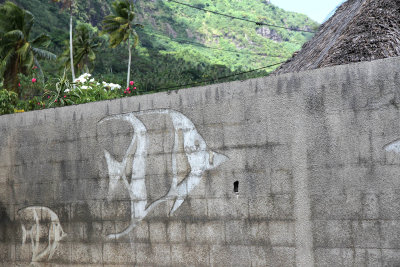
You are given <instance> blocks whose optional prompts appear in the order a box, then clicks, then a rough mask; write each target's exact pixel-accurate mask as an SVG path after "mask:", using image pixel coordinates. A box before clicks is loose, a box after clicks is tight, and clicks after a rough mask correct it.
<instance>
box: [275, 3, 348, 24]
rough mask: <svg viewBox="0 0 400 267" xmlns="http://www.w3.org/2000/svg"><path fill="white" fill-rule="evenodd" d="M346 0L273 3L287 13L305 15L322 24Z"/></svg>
mask: <svg viewBox="0 0 400 267" xmlns="http://www.w3.org/2000/svg"><path fill="white" fill-rule="evenodd" d="M343 2H345V1H344V0H271V3H272V4H274V5H276V6H279V7H281V8H283V9H285V10H287V11H294V12H298V13H303V14H306V15H307V16H309V17H310V18H312V19H313V20H315V21H317V22H319V23H322V22H323V21H324V20H325V18H326V17H327V16H328V15H329V13H330V12H331V11H332V10H334V9H335V8H336V7H337V6H338V5H339V4H341V3H343Z"/></svg>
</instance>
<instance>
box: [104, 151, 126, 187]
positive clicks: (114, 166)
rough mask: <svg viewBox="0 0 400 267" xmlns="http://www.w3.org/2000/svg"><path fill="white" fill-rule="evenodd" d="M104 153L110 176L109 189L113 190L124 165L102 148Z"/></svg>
mask: <svg viewBox="0 0 400 267" xmlns="http://www.w3.org/2000/svg"><path fill="white" fill-rule="evenodd" d="M104 155H105V158H106V162H107V167H108V174H109V177H110V182H109V183H110V184H109V186H110V189H111V191H113V190H114V189H115V187H116V186H117V184H118V182H119V179H120V178H121V177H122V175H123V172H124V166H123V165H122V163H120V162H118V161H117V160H115V159H114V158H113V157H112V156H111V154H110V153H109V152H108V151H107V150H104Z"/></svg>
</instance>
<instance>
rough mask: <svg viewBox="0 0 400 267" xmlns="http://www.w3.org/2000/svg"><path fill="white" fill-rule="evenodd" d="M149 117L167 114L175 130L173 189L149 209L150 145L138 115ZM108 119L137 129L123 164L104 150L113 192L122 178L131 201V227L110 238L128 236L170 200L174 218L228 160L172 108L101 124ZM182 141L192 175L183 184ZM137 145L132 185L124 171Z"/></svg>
mask: <svg viewBox="0 0 400 267" xmlns="http://www.w3.org/2000/svg"><path fill="white" fill-rule="evenodd" d="M149 114H166V115H169V116H170V118H171V120H172V123H173V127H174V139H175V140H174V141H175V142H174V146H173V151H172V172H173V179H172V184H171V187H170V189H169V191H168V193H167V194H166V195H165V196H163V197H161V198H160V199H158V200H156V201H154V202H153V203H151V204H150V205H149V206H148V207H147V208H146V205H147V191H146V184H145V175H146V157H147V143H148V142H147V130H146V127H145V125H144V124H143V123H142V121H140V120H139V119H138V118H137V116H141V115H149ZM108 120H123V121H128V122H129V123H130V124H131V125H132V127H133V129H134V135H133V138H132V141H131V143H130V145H129V147H128V149H127V151H126V153H125V156H124V157H123V159H122V162H118V161H117V160H115V159H114V158H113V157H112V156H111V155H110V153H109V152H108V151H106V150H105V151H104V154H105V157H106V161H107V166H108V172H109V178H110V182H109V190H110V191H112V190H114V188H115V186H116V184H117V183H118V181H119V180H120V179H122V181H123V183H124V186H125V187H126V189H127V190H128V192H129V196H130V198H131V224H130V225H129V227H128V228H126V229H125V230H124V231H122V232H120V233H117V234H112V235H109V236H108V237H109V238H119V237H121V236H123V235H126V234H128V233H129V232H130V231H131V230H132V229H134V228H135V226H136V225H137V223H138V222H140V221H141V220H143V218H144V217H146V216H147V214H148V213H149V212H150V211H151V210H152V209H153V208H155V207H156V206H157V205H159V204H161V203H162V202H165V201H167V200H173V201H174V204H173V206H172V209H171V210H170V212H169V214H170V215H173V213H174V212H175V211H176V210H177V209H178V208H179V207H180V206H181V205H182V203H183V202H184V201H185V198H186V197H187V196H188V195H189V194H190V192H191V191H192V190H193V189H194V188H195V187H196V186H197V185H198V184H199V183H200V181H201V178H202V176H203V174H204V172H205V171H207V170H210V169H213V168H216V167H217V166H219V165H220V164H222V163H223V162H225V161H226V160H227V157H226V156H224V155H222V154H218V153H216V152H214V151H211V150H209V149H208V148H207V144H206V142H205V141H204V139H203V138H202V137H201V135H200V134H199V133H198V131H197V130H196V127H195V126H194V124H193V123H192V122H191V121H190V120H189V119H188V118H187V117H186V116H184V115H183V114H182V113H180V112H177V111H174V110H170V109H159V110H150V111H142V112H133V113H130V114H123V115H115V116H110V117H107V118H105V119H103V120H101V121H100V122H99V123H102V122H104V121H108ZM180 140H182V141H183V151H184V154H185V156H186V158H187V162H188V164H189V165H190V166H189V168H190V173H189V174H188V175H187V176H186V177H184V179H183V180H182V181H181V182H179V181H178V168H177V156H178V147H179V142H180ZM135 143H136V151H135V153H134V156H133V162H132V177H131V183H130V184H129V182H128V180H127V177H126V173H125V170H126V166H127V164H128V160H129V157H130V155H131V154H132V153H133V149H134V147H135ZM178 182H179V183H178Z"/></svg>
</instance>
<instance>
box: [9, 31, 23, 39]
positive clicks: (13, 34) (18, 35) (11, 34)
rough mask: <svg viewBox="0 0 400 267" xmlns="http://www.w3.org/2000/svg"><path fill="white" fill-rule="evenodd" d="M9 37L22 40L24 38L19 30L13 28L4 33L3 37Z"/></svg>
mask: <svg viewBox="0 0 400 267" xmlns="http://www.w3.org/2000/svg"><path fill="white" fill-rule="evenodd" d="M10 37H15V38H17V40H23V39H24V38H25V35H24V33H23V32H22V31H21V30H13V31H9V32H6V33H5V34H4V38H10Z"/></svg>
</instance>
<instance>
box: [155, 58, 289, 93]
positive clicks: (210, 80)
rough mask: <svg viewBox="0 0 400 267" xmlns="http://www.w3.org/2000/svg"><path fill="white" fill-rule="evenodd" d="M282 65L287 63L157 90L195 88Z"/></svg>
mask: <svg viewBox="0 0 400 267" xmlns="http://www.w3.org/2000/svg"><path fill="white" fill-rule="evenodd" d="M282 63H285V61H282V62H279V63H275V64H271V65H268V66H265V67H261V68H257V69H252V70H248V71H243V72H239V73H235V74H231V75H227V76H222V77H217V78H215V79H209V80H204V81H198V82H193V83H186V84H181V85H177V86H172V87H164V88H157V91H161V90H174V89H177V88H180V87H186V86H193V85H198V84H202V83H208V82H215V81H218V80H223V79H227V78H231V77H235V76H238V75H242V74H247V73H251V72H255V71H259V70H262V69H266V68H270V67H274V66H277V65H280V64H282Z"/></svg>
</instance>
